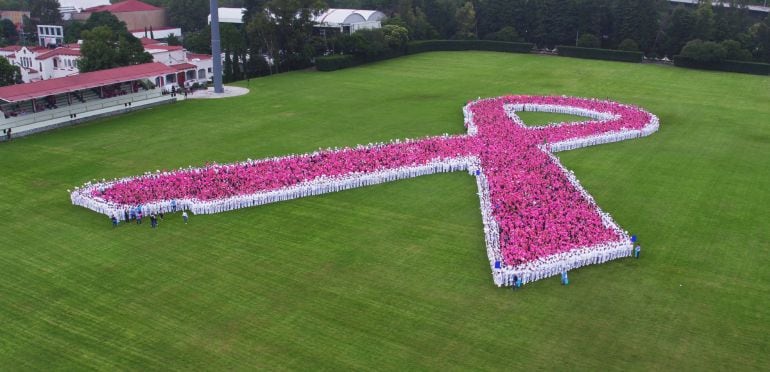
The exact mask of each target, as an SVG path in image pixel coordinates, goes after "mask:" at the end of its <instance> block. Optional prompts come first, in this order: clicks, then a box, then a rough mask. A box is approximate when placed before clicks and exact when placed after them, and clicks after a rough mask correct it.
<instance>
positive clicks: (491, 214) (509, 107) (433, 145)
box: [71, 96, 658, 285]
mask: <svg viewBox="0 0 770 372" xmlns="http://www.w3.org/2000/svg"><path fill="white" fill-rule="evenodd" d="M516 111H548V112H559V113H565V114H574V115H581V116H587V117H589V118H591V119H592V120H588V121H584V122H579V123H566V124H556V125H550V126H546V127H538V128H527V127H525V126H524V125H523V123H521V122H520V120H518V117H516V116H515V112H516ZM464 112H465V116H466V120H465V124H466V127H467V128H468V135H460V136H449V135H444V136H439V137H429V138H425V139H419V140H406V141H394V142H392V143H387V144H386V143H379V144H370V145H367V146H358V147H355V148H343V149H328V150H321V151H316V152H314V153H312V154H305V155H290V156H284V157H276V158H269V159H263V160H251V159H249V160H247V161H245V162H241V163H234V164H223V165H220V164H207V165H206V166H204V167H200V168H193V167H189V168H185V169H179V170H174V171H163V172H161V171H157V172H154V173H147V174H145V175H142V176H139V177H132V178H125V179H119V180H113V181H109V182H106V181H104V182H101V183H87V184H86V185H84V186H83V187H81V188H78V189H76V190H75V191H74V192H72V193H71V196H72V201H73V203H74V204H76V205H81V206H84V207H87V208H90V209H92V210H95V211H98V212H101V213H105V214H107V215H116V216H117V217H116V218H118V219H120V216H121V215H125V213H122V212H121V211H125V210H127V209H135V210H136V209H138V210H139V211H141V212H142V213H144V214H148V213H164V212H173V211H177V210H190V211H192V212H193V213H196V214H205V213H218V212H223V211H228V210H233V209H238V208H245V207H251V206H255V205H261V204H266V203H272V202H276V201H282V200H289V199H294V198H300V197H304V196H309V195H318V194H323V193H327V192H335V191H340V190H346V189H350V188H355V187H361V186H366V185H373V184H378V183H383V182H389V181H393V180H397V179H404V178H410V177H417V176H420V175H424V174H432V173H438V172H453V171H459V170H466V171H469V172H470V173H471V174H474V175H475V176H476V179H477V184H478V187H479V197H480V201H481V204H480V205H481V210H482V218H483V222H484V233H485V238H486V242H487V252H488V255H489V259H490V264H491V265H492V268H493V277H494V280H495V282H496V283H497V284H498V285H512V284H514V283H515V282H517V281H520V282H524V283H527V282H530V281H533V280H538V279H542V278H545V277H549V276H553V275H558V274H560V273H561V272H563V271H564V270H568V269H572V268H575V267H580V266H583V265H588V264H594V263H601V262H605V261H608V260H612V259H615V258H618V257H625V256H630V255H631V254H632V250H633V246H632V243H631V242H630V240H629V237H628V235H627V234H626V233H625V232H624V231H623V230H621V229H620V228H619V227H618V226H617V225H616V224H615V223H614V222H613V220H612V218H611V217H610V216H609V215H608V214H607V213H604V212H603V211H602V210H601V209H600V208H599V207H598V206H597V205H596V203H595V202H594V200H593V198H592V197H591V196H590V195H589V194H588V193H587V192H586V191H585V190H584V189H583V188H582V187H581V186H580V184H579V182H578V181H577V179H576V178H575V176H574V174H572V173H571V172H569V171H567V170H566V169H565V168H564V167H562V166H561V164H560V163H559V161H558V159H557V158H556V157H554V156H553V155H552V154H551V153H550V152H548V151H546V150H552V151H558V150H564V149H569V148H576V147H583V146H589V145H593V144H600V143H606V142H612V141H619V140H623V139H628V138H635V137H640V136H643V135H648V134H650V133H652V132H653V131H654V130H656V129H657V126H658V120H657V118H656V117H655V116H654V115H652V114H650V113H648V112H646V111H643V110H641V109H638V108H636V107H632V106H627V105H622V104H619V103H615V102H610V101H601V100H593V99H583V98H573V97H561V96H559V97H554V96H505V97H499V98H493V99H480V100H477V101H474V102H470V103H469V104H468V105H467V106H466V107H465V108H464ZM559 146H562V147H559ZM126 218H130V216H129V217H126ZM514 278H515V279H514Z"/></svg>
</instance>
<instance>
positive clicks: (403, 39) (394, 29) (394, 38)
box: [382, 25, 409, 50]
mask: <svg viewBox="0 0 770 372" xmlns="http://www.w3.org/2000/svg"><path fill="white" fill-rule="evenodd" d="M382 32H383V35H384V37H385V43H386V44H387V45H388V47H389V48H390V49H392V50H402V49H404V47H405V46H406V43H407V42H408V41H409V30H407V29H406V27H401V26H398V25H385V26H382Z"/></svg>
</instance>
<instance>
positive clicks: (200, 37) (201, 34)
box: [182, 27, 211, 54]
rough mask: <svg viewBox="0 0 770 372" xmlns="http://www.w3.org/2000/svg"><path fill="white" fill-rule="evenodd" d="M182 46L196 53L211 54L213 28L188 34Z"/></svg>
mask: <svg viewBox="0 0 770 372" xmlns="http://www.w3.org/2000/svg"><path fill="white" fill-rule="evenodd" d="M182 45H184V47H185V49H187V50H189V51H191V52H194V53H203V54H211V28H210V27H205V28H202V29H200V30H198V31H194V32H188V33H186V34H185V37H184V40H183V41H182Z"/></svg>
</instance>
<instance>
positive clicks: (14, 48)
mask: <svg viewBox="0 0 770 372" xmlns="http://www.w3.org/2000/svg"><path fill="white" fill-rule="evenodd" d="M21 48H22V47H21V45H9V46H4V47H2V48H0V50H2V51H4V52H18V51H20V50H21Z"/></svg>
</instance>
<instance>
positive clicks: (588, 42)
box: [577, 34, 602, 48]
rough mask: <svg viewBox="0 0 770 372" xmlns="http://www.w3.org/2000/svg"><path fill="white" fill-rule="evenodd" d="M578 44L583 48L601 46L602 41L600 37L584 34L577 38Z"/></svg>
mask: <svg viewBox="0 0 770 372" xmlns="http://www.w3.org/2000/svg"><path fill="white" fill-rule="evenodd" d="M577 46H579V47H581V48H599V47H601V46H602V43H601V42H600V41H599V38H598V37H596V36H594V35H592V34H582V35H580V37H579V38H578V40H577Z"/></svg>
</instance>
